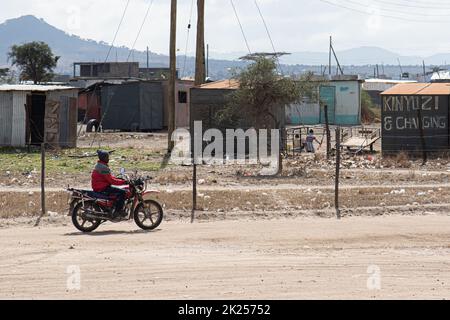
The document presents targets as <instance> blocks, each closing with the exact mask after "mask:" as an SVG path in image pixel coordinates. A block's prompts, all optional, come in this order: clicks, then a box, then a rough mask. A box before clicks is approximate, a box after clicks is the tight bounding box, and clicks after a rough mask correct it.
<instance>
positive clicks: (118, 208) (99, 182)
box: [91, 150, 127, 218]
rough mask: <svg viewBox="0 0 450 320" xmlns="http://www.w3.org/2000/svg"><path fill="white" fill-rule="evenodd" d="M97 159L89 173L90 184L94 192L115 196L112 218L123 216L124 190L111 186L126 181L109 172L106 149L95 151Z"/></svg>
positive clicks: (122, 183) (119, 184)
mask: <svg viewBox="0 0 450 320" xmlns="http://www.w3.org/2000/svg"><path fill="white" fill-rule="evenodd" d="M97 155H98V159H99V161H98V162H97V164H96V165H95V168H94V170H93V171H92V175H91V185H92V189H93V190H94V191H95V192H98V193H103V194H105V195H107V196H113V197H115V198H116V199H117V200H116V204H115V207H114V209H113V212H112V214H113V218H117V217H119V216H124V215H125V212H124V208H123V207H124V205H125V195H126V191H125V190H122V189H119V188H115V187H113V186H122V185H125V184H126V183H127V182H126V181H125V180H123V179H118V178H116V177H114V176H113V175H112V174H111V169H110V168H109V166H108V163H109V153H108V152H106V151H102V150H98V151H97Z"/></svg>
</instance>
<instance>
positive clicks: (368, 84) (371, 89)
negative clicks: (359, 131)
mask: <svg viewBox="0 0 450 320" xmlns="http://www.w3.org/2000/svg"><path fill="white" fill-rule="evenodd" d="M400 83H417V81H414V80H392V79H366V80H364V83H363V85H362V86H363V90H364V91H366V92H367V93H368V94H369V96H370V98H371V99H372V101H373V103H374V104H375V105H377V106H379V107H381V104H382V99H381V93H382V92H383V91H386V90H388V89H390V88H392V87H394V86H396V85H397V84H400Z"/></svg>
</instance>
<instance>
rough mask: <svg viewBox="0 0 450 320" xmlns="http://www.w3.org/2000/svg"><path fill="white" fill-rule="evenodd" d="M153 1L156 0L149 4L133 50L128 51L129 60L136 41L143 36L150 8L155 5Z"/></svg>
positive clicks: (152, 0)
mask: <svg viewBox="0 0 450 320" xmlns="http://www.w3.org/2000/svg"><path fill="white" fill-rule="evenodd" d="M153 2H154V0H151V1H150V3H149V5H148V8H147V12H146V13H145V16H144V20H143V21H142V24H141V27H140V28H139V31H138V33H137V35H136V39H134V42H133V46H132V47H131V50H130V52H129V53H128V58H127V62H128V61H129V60H130V56H131V54H132V52H133V50H134V48H135V47H136V43H137V41H138V40H139V37H140V36H141V32H142V29H143V28H144V25H145V22H146V21H147V18H148V15H149V13H150V10H151V9H152V7H153Z"/></svg>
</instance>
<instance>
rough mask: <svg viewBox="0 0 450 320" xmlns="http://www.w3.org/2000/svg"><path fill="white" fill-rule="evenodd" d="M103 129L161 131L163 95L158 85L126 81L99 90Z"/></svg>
mask: <svg viewBox="0 0 450 320" xmlns="http://www.w3.org/2000/svg"><path fill="white" fill-rule="evenodd" d="M101 102H102V110H101V112H102V117H103V123H102V126H103V129H105V130H124V131H152V130H162V129H163V125H164V123H163V122H164V96H163V88H162V83H161V82H144V81H138V82H128V83H123V84H120V85H107V86H104V87H102V89H101Z"/></svg>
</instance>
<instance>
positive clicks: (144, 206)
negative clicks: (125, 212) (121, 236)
mask: <svg viewBox="0 0 450 320" xmlns="http://www.w3.org/2000/svg"><path fill="white" fill-rule="evenodd" d="M163 218H164V212H163V209H162V207H161V205H160V204H159V203H158V202H156V201H154V200H146V201H144V203H140V204H139V205H138V206H137V207H136V210H134V222H136V224H137V225H138V227H139V228H141V229H142V230H146V231H149V230H154V229H156V228H158V227H159V225H160V224H161V222H162V221H163ZM147 221H149V222H150V223H149V224H146V222H147Z"/></svg>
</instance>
